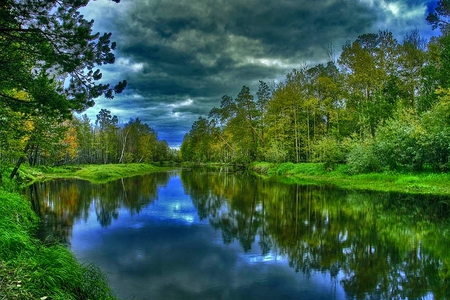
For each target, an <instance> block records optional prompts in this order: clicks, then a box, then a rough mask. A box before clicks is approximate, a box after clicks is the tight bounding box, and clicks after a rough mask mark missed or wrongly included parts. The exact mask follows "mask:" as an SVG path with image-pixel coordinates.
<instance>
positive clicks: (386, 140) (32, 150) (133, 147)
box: [0, 0, 450, 178]
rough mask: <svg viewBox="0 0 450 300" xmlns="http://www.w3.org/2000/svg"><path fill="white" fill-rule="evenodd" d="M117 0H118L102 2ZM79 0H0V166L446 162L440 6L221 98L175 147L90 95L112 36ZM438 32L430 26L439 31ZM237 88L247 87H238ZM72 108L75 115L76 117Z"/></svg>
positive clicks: (447, 62) (446, 93)
mask: <svg viewBox="0 0 450 300" xmlns="http://www.w3.org/2000/svg"><path fill="white" fill-rule="evenodd" d="M111 1H113V2H119V1H118V0H111ZM88 3H89V1H88V0H80V1H54V0H45V1H31V0H27V1H13V0H7V1H5V2H3V4H1V5H0V49H2V51H1V54H0V64H1V68H0V100H1V104H2V105H1V106H0V169H1V170H0V173H2V174H4V173H5V172H9V170H12V172H10V174H9V175H8V176H10V177H11V178H12V177H14V176H15V175H16V174H17V170H18V168H19V167H20V165H21V164H22V163H23V162H26V161H27V162H29V164H30V165H40V164H45V165H62V164H105V163H129V162H155V161H176V160H180V159H181V160H183V161H189V162H195V163H203V162H222V163H239V164H247V163H249V162H253V161H266V162H275V163H280V162H293V163H299V162H320V163H323V164H324V165H325V166H326V168H327V169H333V168H334V167H335V166H336V165H337V164H343V163H344V164H346V165H347V166H348V170H349V171H350V172H351V173H364V172H378V171H385V170H406V171H422V170H431V171H436V172H446V171H448V170H449V168H450V161H449V157H450V118H449V117H450V78H449V76H448V72H449V71H450V34H449V28H450V27H449V25H448V24H449V23H448V20H449V17H450V13H449V11H450V3H449V2H448V1H438V6H437V8H436V10H435V12H433V13H430V14H429V15H428V17H427V21H428V23H429V24H430V26H431V27H432V28H433V29H436V30H437V31H439V32H440V35H438V36H435V37H432V38H431V39H430V40H426V39H425V38H423V37H421V36H420V34H419V32H418V30H413V31H411V32H409V33H408V34H406V35H405V36H404V37H403V39H402V40H401V41H399V40H397V39H396V38H395V37H394V36H393V34H392V33H391V32H390V31H388V30H385V31H379V32H377V33H367V34H363V35H360V36H358V37H357V38H356V39H355V40H354V41H349V42H347V43H346V44H344V45H343V46H342V51H341V52H340V55H339V56H336V55H335V54H334V51H333V50H332V49H331V48H332V47H330V50H329V61H328V62H326V63H322V64H317V65H315V66H308V65H306V64H305V65H303V66H301V67H300V68H298V69H294V70H292V71H291V72H289V73H288V74H286V76H285V78H284V80H282V81H281V82H278V83H266V82H263V81H260V82H259V87H258V89H257V90H256V91H253V93H254V94H253V93H252V91H250V88H249V87H247V86H246V85H243V86H242V89H241V90H240V92H239V93H238V95H236V96H235V97H231V96H228V95H224V96H223V97H222V99H218V105H217V106H216V107H214V108H213V109H211V111H210V112H209V115H208V116H207V117H200V118H199V119H198V120H197V121H195V122H194V123H193V124H192V129H191V130H190V131H189V132H188V133H187V134H186V135H185V137H184V139H183V143H182V145H181V148H180V151H179V152H180V153H178V151H176V150H173V149H170V147H169V146H168V144H167V142H166V141H164V140H163V141H160V140H158V136H157V133H156V132H155V131H154V130H153V129H152V128H151V127H149V126H148V125H147V124H145V123H143V122H142V121H141V120H140V119H139V118H135V119H131V120H128V121H127V122H123V121H121V122H119V119H118V117H117V116H114V115H112V114H111V112H110V111H108V110H105V109H101V110H100V111H99V113H98V114H97V116H96V120H90V119H89V118H88V117H87V116H86V115H83V116H81V117H76V116H75V115H78V116H79V115H81V114H82V112H83V111H84V110H86V109H87V108H89V107H92V106H94V104H95V99H96V98H98V97H100V96H103V97H106V98H109V99H112V98H114V96H115V95H116V94H119V93H121V92H122V91H123V90H124V89H125V88H126V86H127V82H126V80H123V81H120V82H118V83H117V84H115V85H110V84H109V83H104V82H103V81H102V72H101V70H100V69H99V67H101V66H103V65H107V64H113V63H114V62H115V56H114V50H115V48H116V43H115V42H113V41H111V36H112V35H111V33H104V34H103V35H102V34H100V33H93V32H92V26H93V21H87V20H86V19H84V17H83V16H82V15H81V14H80V12H79V8H81V7H84V6H86V5H87V4H88ZM437 31H436V32H437ZM244 84H245V83H244ZM76 113H78V114H76Z"/></svg>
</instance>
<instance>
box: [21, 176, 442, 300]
mask: <svg viewBox="0 0 450 300" xmlns="http://www.w3.org/2000/svg"><path fill="white" fill-rule="evenodd" d="M29 193H31V194H32V195H33V197H32V198H33V199H34V200H33V201H32V203H33V207H34V209H35V210H36V211H37V212H38V213H39V214H40V215H41V217H42V219H43V220H44V222H43V227H42V229H41V232H40V235H41V236H42V237H43V238H45V239H47V240H48V241H53V240H55V239H56V240H59V241H61V242H63V243H66V244H67V245H68V246H69V247H70V248H71V249H72V251H73V252H74V253H75V255H76V256H77V257H78V258H79V260H80V261H81V262H94V263H96V264H98V265H99V266H100V268H101V269H102V270H103V271H104V272H105V274H106V275H107V276H108V278H109V281H110V283H111V285H112V287H113V289H114V290H115V291H116V293H117V295H118V296H119V297H120V298H122V299H165V300H166V299H447V298H449V297H450V268H449V266H450V225H449V220H450V208H449V203H450V202H449V201H448V199H444V198H440V199H436V198H426V197H411V196H402V195H396V194H377V193H356V192H343V191H340V190H337V189H334V188H332V187H315V186H298V185H286V184H281V183H276V182H272V181H263V180H261V179H257V178H254V177H250V176H248V175H245V174H227V173H224V172H222V173H219V172H207V171H198V170H197V171H179V172H178V171H177V172H168V173H158V174H150V175H146V176H139V177H134V178H128V179H123V180H119V181H116V182H112V183H108V184H103V185H91V184H89V183H87V182H83V181H76V180H59V181H52V182H46V183H40V184H37V185H35V186H33V187H30V190H29Z"/></svg>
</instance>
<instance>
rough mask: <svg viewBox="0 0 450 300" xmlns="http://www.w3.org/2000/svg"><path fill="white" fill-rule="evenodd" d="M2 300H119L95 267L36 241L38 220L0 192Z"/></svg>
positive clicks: (60, 248) (18, 197) (20, 199)
mask: <svg viewBox="0 0 450 300" xmlns="http://www.w3.org/2000/svg"><path fill="white" fill-rule="evenodd" d="M0 203H1V205H0V299H18V300H21V299H24V300H25V299H26V300H29V299H43V300H44V299H61V300H63V299H64V300H68V299H92V300H94V299H116V298H115V296H114V294H113V293H112V291H111V290H110V288H109V287H108V283H107V281H106V278H105V277H104V275H103V274H102V273H101V272H100V271H99V270H98V269H97V267H96V266H94V265H80V264H79V263H78V261H77V260H76V258H75V257H74V255H73V254H72V253H71V252H70V251H69V250H68V249H67V248H65V247H63V246H60V245H44V244H43V243H42V242H41V241H40V240H38V239H36V238H34V230H35V229H36V227H37V226H38V225H39V219H38V217H37V216H36V214H35V213H34V212H33V211H32V210H31V208H30V204H29V202H28V201H27V200H26V199H24V198H23V197H22V196H21V195H19V194H17V193H12V192H8V191H4V190H0Z"/></svg>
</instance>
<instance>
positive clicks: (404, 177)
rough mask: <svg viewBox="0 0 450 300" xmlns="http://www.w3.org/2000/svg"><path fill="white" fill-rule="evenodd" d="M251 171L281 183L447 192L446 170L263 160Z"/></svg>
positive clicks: (448, 176)
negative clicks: (370, 169)
mask: <svg viewBox="0 0 450 300" xmlns="http://www.w3.org/2000/svg"><path fill="white" fill-rule="evenodd" d="M250 170H252V171H254V172H256V173H258V174H261V175H264V176H270V177H278V178H279V180H281V181H284V182H292V183H301V184H333V185H335V186H338V187H340V188H345V189H358V190H373V191H382V192H401V193H410V194H435V195H450V186H449V185H448V182H449V180H450V175H449V174H447V173H432V172H417V173H414V172H403V173H402V172H377V173H367V174H355V175H352V174H351V171H350V170H348V166H347V165H338V166H337V167H336V168H335V169H334V170H331V171H330V170H328V169H327V168H326V167H325V165H324V164H323V163H299V164H294V163H282V164H273V163H264V162H256V163H253V164H251V165H250Z"/></svg>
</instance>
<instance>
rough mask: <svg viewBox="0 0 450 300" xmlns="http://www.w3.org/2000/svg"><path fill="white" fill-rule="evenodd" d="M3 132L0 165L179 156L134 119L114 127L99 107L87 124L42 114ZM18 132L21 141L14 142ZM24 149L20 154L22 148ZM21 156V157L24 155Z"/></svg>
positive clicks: (111, 118) (115, 123) (140, 160)
mask: <svg viewBox="0 0 450 300" xmlns="http://www.w3.org/2000/svg"><path fill="white" fill-rule="evenodd" d="M23 119H24V116H21V117H20V118H18V122H17V123H16V124H15V127H14V130H9V131H3V132H2V141H4V143H2V147H0V159H1V163H2V165H12V164H13V163H17V162H21V160H23V161H25V160H26V161H28V163H29V164H30V165H32V166H36V165H61V164H108V163H151V162H163V161H174V160H177V156H178V153H177V151H175V150H172V149H171V148H170V147H169V145H168V143H167V142H166V141H165V140H158V135H157V133H156V132H155V131H154V130H153V129H152V128H151V127H149V126H148V125H147V124H146V123H142V121H141V120H140V119H139V118H136V119H131V120H129V121H128V122H127V123H125V124H119V119H118V117H117V116H113V115H111V112H110V111H109V110H106V109H101V110H100V111H99V113H98V114H97V116H96V120H95V122H92V121H91V120H90V119H89V118H88V116H87V115H83V116H82V117H81V118H77V117H75V116H73V117H72V118H71V119H70V120H65V121H63V122H60V123H56V122H53V120H48V117H47V116H45V115H44V116H39V117H37V116H36V117H34V118H31V119H30V120H26V121H25V122H23ZM17 132H21V136H22V138H17V137H18V136H17ZM24 148H25V150H26V151H25V152H24V151H23V149H24ZM23 155H25V157H24V156H23Z"/></svg>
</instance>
